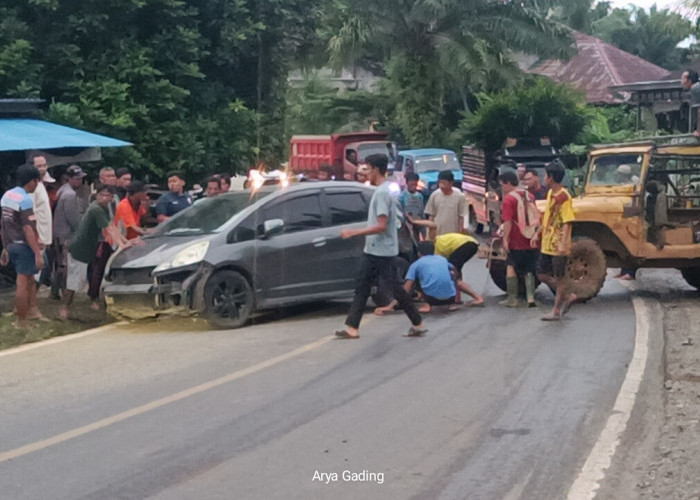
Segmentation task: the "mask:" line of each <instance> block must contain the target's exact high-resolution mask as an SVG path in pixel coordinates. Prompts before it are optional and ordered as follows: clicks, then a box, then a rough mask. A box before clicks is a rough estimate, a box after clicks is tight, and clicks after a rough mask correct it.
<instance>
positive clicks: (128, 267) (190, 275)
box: [103, 182, 413, 328]
mask: <svg viewBox="0 0 700 500" xmlns="http://www.w3.org/2000/svg"><path fill="white" fill-rule="evenodd" d="M373 189H374V188H372V187H369V186H364V185H362V184H358V183H350V182H348V183H345V182H314V183H311V182H305V183H298V184H294V185H292V186H289V187H287V188H284V189H277V188H275V187H272V186H270V187H267V186H266V187H263V188H261V189H260V191H258V192H256V193H253V194H251V193H250V192H247V191H241V192H230V193H225V194H222V195H220V196H217V197H214V198H211V199H204V200H202V201H200V202H198V203H196V204H195V205H193V206H192V207H190V208H188V209H187V210H184V211H182V212H180V213H178V214H177V215H175V216H174V217H172V218H171V219H168V220H167V221H165V222H164V223H162V224H161V225H159V226H158V227H157V228H156V230H155V232H153V233H152V234H150V235H148V236H145V237H144V238H143V242H144V245H141V246H134V247H130V248H128V249H126V250H124V251H121V252H118V253H117V254H116V255H115V256H114V257H113V259H112V261H111V263H110V265H109V268H108V270H107V272H106V273H105V281H104V283H103V293H104V296H105V300H106V302H107V307H108V311H109V312H110V313H111V314H113V315H115V316H117V317H128V318H139V317H145V316H153V315H157V314H162V313H173V312H186V313H199V314H202V315H203V316H204V317H206V318H207V319H208V320H209V321H210V323H211V324H212V325H214V326H217V327H222V328H236V327H239V326H242V325H243V324H245V323H246V322H247V321H248V319H249V317H250V316H251V315H252V314H254V313H255V312H256V311H260V310H263V309H270V308H275V307H281V306H289V305H293V304H299V303H303V302H315V301H321V300H329V299H335V298H340V297H347V296H351V295H352V291H353V289H354V285H355V279H356V277H357V273H358V265H359V262H360V259H359V257H360V256H361V255H362V250H363V245H364V239H363V238H351V239H349V240H342V239H341V237H340V232H341V230H342V229H346V228H358V227H364V226H365V225H366V219H367V211H368V207H369V201H370V199H371V197H372V193H373ZM403 246H404V247H407V248H408V250H406V251H405V253H406V254H407V255H405V258H404V259H402V261H404V260H405V261H406V265H407V262H408V260H410V259H412V257H413V255H412V252H413V248H412V247H411V245H410V243H409V244H408V245H403ZM406 265H404V266H402V267H403V268H404V269H405V267H406Z"/></svg>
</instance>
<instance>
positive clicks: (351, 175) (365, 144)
mask: <svg viewBox="0 0 700 500" xmlns="http://www.w3.org/2000/svg"><path fill="white" fill-rule="evenodd" d="M289 151H290V156H289V168H290V169H291V170H292V172H294V173H297V174H299V173H302V174H305V175H309V176H318V174H319V172H322V171H329V172H330V173H331V175H333V176H334V177H335V178H336V179H345V180H354V179H355V172H356V171H357V166H358V165H359V164H361V163H363V162H364V160H365V158H367V157H368V156H369V155H372V154H377V153H379V154H385V155H387V156H388V157H389V163H390V164H392V163H393V162H394V161H395V160H396V151H397V150H396V143H394V142H390V141H387V134H386V132H352V133H347V134H333V135H295V136H293V137H292V138H291V140H290V147H289ZM324 167H325V168H324Z"/></svg>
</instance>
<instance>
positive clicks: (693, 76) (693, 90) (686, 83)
mask: <svg viewBox="0 0 700 500" xmlns="http://www.w3.org/2000/svg"><path fill="white" fill-rule="evenodd" d="M681 85H682V86H683V88H684V89H685V90H690V107H691V109H692V110H693V115H695V130H694V131H693V134H695V135H696V136H697V137H700V83H698V72H697V71H695V70H692V69H687V70H685V71H684V72H683V75H682V76H681Z"/></svg>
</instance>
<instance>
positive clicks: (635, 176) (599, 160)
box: [589, 153, 643, 186]
mask: <svg viewBox="0 0 700 500" xmlns="http://www.w3.org/2000/svg"><path fill="white" fill-rule="evenodd" d="M642 158H643V157H642V155H640V154H636V153H635V154H611V155H602V156H596V157H595V158H593V160H592V161H591V167H590V178H589V179H590V180H589V184H590V185H592V186H626V185H630V184H638V183H639V179H640V176H641V173H642Z"/></svg>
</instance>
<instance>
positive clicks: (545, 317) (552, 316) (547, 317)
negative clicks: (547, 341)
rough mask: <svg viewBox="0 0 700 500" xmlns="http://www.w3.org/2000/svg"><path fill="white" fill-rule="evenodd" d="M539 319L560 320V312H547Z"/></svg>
mask: <svg viewBox="0 0 700 500" xmlns="http://www.w3.org/2000/svg"><path fill="white" fill-rule="evenodd" d="M540 319H541V320H542V321H560V320H561V312H559V314H548V315H546V316H542V317H541V318H540Z"/></svg>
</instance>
